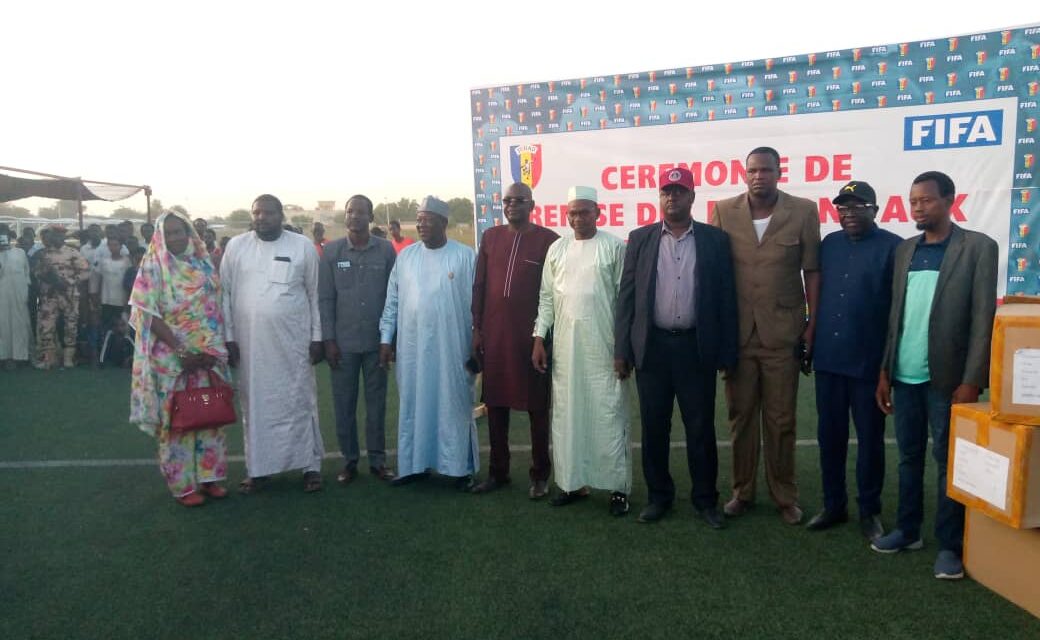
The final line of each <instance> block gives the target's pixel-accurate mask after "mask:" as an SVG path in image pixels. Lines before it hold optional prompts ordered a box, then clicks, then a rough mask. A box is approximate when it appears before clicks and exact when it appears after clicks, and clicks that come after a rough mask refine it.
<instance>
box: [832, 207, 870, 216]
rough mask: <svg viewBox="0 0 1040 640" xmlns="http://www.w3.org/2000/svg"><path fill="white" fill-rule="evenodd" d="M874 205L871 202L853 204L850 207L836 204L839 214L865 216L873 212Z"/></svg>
mask: <svg viewBox="0 0 1040 640" xmlns="http://www.w3.org/2000/svg"><path fill="white" fill-rule="evenodd" d="M874 209H875V206H874V205H872V204H855V205H852V206H851V207H849V206H846V205H838V215H839V216H843V217H845V216H867V215H870V214H871V213H874Z"/></svg>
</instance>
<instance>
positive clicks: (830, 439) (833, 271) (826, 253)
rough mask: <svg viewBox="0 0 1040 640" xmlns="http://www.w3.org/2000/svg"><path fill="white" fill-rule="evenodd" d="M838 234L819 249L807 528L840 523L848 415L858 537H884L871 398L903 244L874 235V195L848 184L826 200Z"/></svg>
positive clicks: (880, 461)
mask: <svg viewBox="0 0 1040 640" xmlns="http://www.w3.org/2000/svg"><path fill="white" fill-rule="evenodd" d="M832 202H834V205H835V207H837V209H838V221H839V223H840V224H841V231H835V232H833V233H831V234H829V235H828V236H827V237H826V238H824V239H823V242H822V244H821V245H820V306H819V310H818V312H817V313H818V316H817V318H818V319H817V321H816V322H817V324H816V339H815V344H816V348H815V350H814V356H813V366H814V367H815V369H816V411H817V413H818V414H819V422H818V423H817V433H818V435H817V437H818V438H819V441H820V469H821V471H822V473H823V510H822V511H820V512H819V513H817V514H816V515H815V516H814V517H813V518H812V519H811V520H810V521H809V524H808V525H807V528H808V529H809V530H810V531H820V530H823V529H827V528H830V527H832V526H834V525H837V524H841V523H844V522H847V521H848V519H849V515H848V494H847V493H846V489H845V458H846V455H847V454H848V444H849V413H850V412H851V414H852V419H853V421H854V422H855V425H856V438H857V440H858V441H859V444H858V445H857V448H856V487H857V492H858V495H857V503H858V505H859V524H860V531H861V532H862V533H863V535H864V536H866V537H867V539H869V540H870V541H872V542H873V541H874V540H876V539H877V538H878V537H880V536H881V535H883V534H884V530H883V529H882V526H881V520H880V518H879V514H880V513H881V486H882V483H883V481H884V476H885V443H884V435H885V414H884V413H882V412H881V409H879V408H878V406H877V403H876V402H875V400H874V391H875V390H876V388H877V380H878V374H879V371H880V367H881V356H882V354H883V353H884V350H885V328H886V326H887V323H888V312H889V307H890V303H891V298H892V257H893V255H894V253H895V248H896V246H897V245H898V244H899V243H900V242H901V241H902V239H901V238H900V237H899V236H897V235H896V234H894V233H891V232H889V231H885V230H884V229H879V228H878V226H877V225H876V224H875V223H874V217H875V216H876V215H877V211H878V206H877V195H876V194H875V192H874V189H873V187H871V186H870V185H869V184H867V183H866V182H861V181H857V180H854V181H852V182H850V183H848V184H846V185H845V186H843V187H842V188H841V190H840V191H839V192H838V195H837V196H836V197H835V198H834V200H833V201H832Z"/></svg>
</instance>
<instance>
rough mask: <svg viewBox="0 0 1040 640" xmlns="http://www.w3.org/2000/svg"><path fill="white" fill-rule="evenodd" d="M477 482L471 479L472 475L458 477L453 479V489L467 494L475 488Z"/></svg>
mask: <svg viewBox="0 0 1040 640" xmlns="http://www.w3.org/2000/svg"><path fill="white" fill-rule="evenodd" d="M476 484H477V481H476V480H474V479H473V476H472V475H466V476H460V477H458V478H456V479H455V489H456V490H458V491H463V492H465V493H469V492H470V491H472V490H473V487H475V486H476Z"/></svg>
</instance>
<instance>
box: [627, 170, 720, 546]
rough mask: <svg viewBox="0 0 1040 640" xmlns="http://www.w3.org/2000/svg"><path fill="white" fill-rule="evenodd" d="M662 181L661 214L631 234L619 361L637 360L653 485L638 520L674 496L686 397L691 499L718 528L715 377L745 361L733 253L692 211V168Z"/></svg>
mask: <svg viewBox="0 0 1040 640" xmlns="http://www.w3.org/2000/svg"><path fill="white" fill-rule="evenodd" d="M658 187H659V189H660V203H661V217H662V221H661V223H659V224H651V225H648V226H645V227H640V228H638V229H636V230H634V231H633V232H632V233H631V234H629V236H628V249H627V251H626V252H625V268H624V271H622V273H621V288H620V292H619V293H618V301H617V313H616V314H615V320H614V369H615V371H616V372H617V374H618V376H619V377H627V376H628V375H629V373H630V372H631V370H632V367H633V366H634V367H635V369H636V388H637V390H638V391H639V415H640V418H641V421H642V425H643V475H644V477H645V478H646V485H647V489H648V490H649V494H650V495H649V501H648V504H647V506H646V508H644V509H643V511H642V512H641V513H640V514H639V522H657V521H658V520H660V519H661V518H662V517H664V516H665V515H666V514H667V512H668V511H669V510H670V509H671V507H672V502H673V500H674V499H675V483H674V482H673V481H672V476H671V474H670V473H669V472H668V458H669V454H670V453H671V451H670V449H671V441H670V437H669V436H670V432H671V428H672V408H673V407H674V406H675V402H676V400H678V402H679V411H680V412H681V414H682V419H683V426H684V427H685V431H686V461H687V465H688V467H689V470H690V478H691V480H692V484H693V489H692V491H691V495H690V498H691V501H692V502H693V507H694V509H695V510H696V512H697V514H698V515H699V516H700V517H701V518H702V519H703V520H704V521H705V522H707V523H708V525H709V526H710V527H712V528H714V529H719V528H722V526H723V519H722V514H720V513H719V511H718V499H719V492H718V490H717V488H716V481H717V478H718V449H717V445H716V442H715V376H716V371H720V370H725V371H732V370H733V368H734V367H735V366H736V364H737V325H738V321H737V296H736V288H735V284H734V277H733V258H732V255H731V253H730V245H729V236H727V235H726V233H725V232H723V231H720V230H719V229H716V228H714V227H711V226H709V225H706V224H701V223H700V222H695V221H694V220H693V218H692V217H691V216H690V208H691V207H692V206H693V201H694V198H695V196H696V194H695V193H694V184H693V174H691V173H690V171H689V170H688V169H684V168H674V169H665V170H664V171H662V172H661V176H660V180H659V182H658Z"/></svg>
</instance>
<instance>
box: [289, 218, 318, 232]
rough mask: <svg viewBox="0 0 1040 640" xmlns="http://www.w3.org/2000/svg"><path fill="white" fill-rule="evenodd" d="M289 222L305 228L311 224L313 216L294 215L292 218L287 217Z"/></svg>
mask: <svg viewBox="0 0 1040 640" xmlns="http://www.w3.org/2000/svg"><path fill="white" fill-rule="evenodd" d="M289 222H291V223H292V225H293V226H294V227H298V228H300V229H306V228H307V227H309V226H311V223H312V222H314V218H312V217H310V216H305V215H296V216H293V217H292V218H289Z"/></svg>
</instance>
